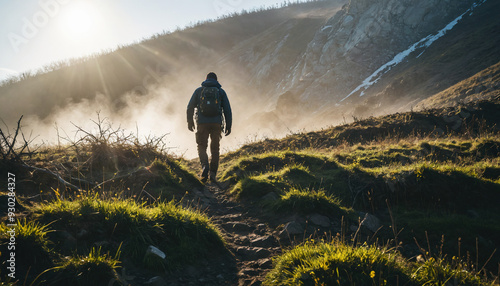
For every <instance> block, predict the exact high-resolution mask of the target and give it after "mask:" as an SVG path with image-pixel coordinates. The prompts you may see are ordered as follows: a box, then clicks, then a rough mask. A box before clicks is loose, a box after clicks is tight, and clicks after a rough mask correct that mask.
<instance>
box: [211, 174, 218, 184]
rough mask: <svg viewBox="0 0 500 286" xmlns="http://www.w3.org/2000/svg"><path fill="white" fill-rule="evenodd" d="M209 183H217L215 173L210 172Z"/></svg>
mask: <svg viewBox="0 0 500 286" xmlns="http://www.w3.org/2000/svg"><path fill="white" fill-rule="evenodd" d="M210 181H211V182H214V183H217V173H215V172H210Z"/></svg>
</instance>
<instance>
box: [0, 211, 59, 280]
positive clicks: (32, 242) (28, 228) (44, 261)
mask: <svg viewBox="0 0 500 286" xmlns="http://www.w3.org/2000/svg"><path fill="white" fill-rule="evenodd" d="M13 228H14V230H15V235H14V237H15V244H9V243H10V238H11V233H10V232H8V231H11V230H12V228H11V227H9V226H7V225H6V224H4V223H2V224H0V244H1V247H2V251H1V252H0V259H1V260H2V261H7V260H8V259H9V258H10V257H9V255H10V253H11V252H12V253H15V255H16V256H15V259H16V273H17V274H19V273H24V274H23V275H27V277H29V278H33V277H32V276H33V275H36V274H37V272H40V271H43V270H44V269H45V268H47V267H51V266H52V265H53V263H52V259H53V257H54V255H53V253H52V249H51V247H52V246H53V245H52V242H51V241H50V240H49V239H48V235H49V234H50V232H51V230H50V226H48V225H45V224H42V223H39V222H34V221H27V220H26V219H24V220H18V221H17V223H16V224H15V226H14V227H13ZM12 247H14V248H12ZM6 272H7V271H6V270H4V269H2V271H1V272H0V273H2V276H3V275H6V274H7V273H6ZM17 277H18V278H19V275H17ZM3 278H5V277H3ZM23 278H24V277H23Z"/></svg>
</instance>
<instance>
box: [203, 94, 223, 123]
mask: <svg viewBox="0 0 500 286" xmlns="http://www.w3.org/2000/svg"><path fill="white" fill-rule="evenodd" d="M198 109H199V110H200V113H201V114H202V115H203V116H206V117H214V116H220V115H221V114H222V98H221V95H220V90H219V88H217V87H204V88H203V89H202V90H201V96H200V104H199V106H198Z"/></svg>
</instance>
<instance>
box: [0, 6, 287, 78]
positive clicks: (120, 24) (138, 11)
mask: <svg viewBox="0 0 500 286" xmlns="http://www.w3.org/2000/svg"><path fill="white" fill-rule="evenodd" d="M283 2H284V1H283V0H281V1H276V0H182V1H170V0H164V1H160V0H142V1H140V0H0V21H1V25H0V80H2V79H5V78H6V77H7V76H8V75H9V74H12V73H16V72H23V71H26V70H36V69H38V68H40V67H42V66H44V65H47V64H49V63H51V62H55V61H59V60H64V59H68V58H74V57H80V56H85V55H89V54H93V53H96V52H100V51H103V50H109V49H114V48H115V47H116V46H117V45H123V44H125V45H126V44H130V43H133V42H137V41H140V40H142V39H145V38H149V37H150V36H152V35H154V34H157V33H162V32H163V31H173V30H175V29H176V28H177V27H181V28H182V27H185V26H186V25H189V24H190V23H196V22H198V21H199V20H206V19H216V18H217V17H220V16H222V15H227V14H228V13H232V12H239V11H241V10H243V9H246V10H251V9H253V8H258V7H262V6H265V7H269V6H272V5H276V4H278V3H283ZM294 2H295V1H294Z"/></svg>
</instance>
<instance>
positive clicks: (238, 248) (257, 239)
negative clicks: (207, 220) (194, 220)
mask: <svg viewBox="0 0 500 286" xmlns="http://www.w3.org/2000/svg"><path fill="white" fill-rule="evenodd" d="M203 195H204V196H205V197H206V198H207V199H208V200H209V205H208V208H207V214H208V215H209V216H210V217H211V218H212V220H213V221H214V222H215V223H216V224H217V225H218V226H219V227H220V228H221V230H222V232H223V234H224V238H225V240H226V242H227V243H228V248H229V250H230V251H231V252H232V253H233V255H234V259H235V262H236V269H237V273H236V279H234V281H233V283H232V284H228V285H238V286H239V285H261V283H262V281H263V279H264V276H265V274H266V272H267V271H266V270H268V269H270V268H271V266H272V260H271V257H272V256H274V255H276V254H278V253H280V252H281V247H280V244H279V242H278V240H277V239H276V238H275V237H274V236H273V232H274V230H273V229H272V228H271V227H270V226H269V224H268V223H266V222H264V221H261V220H260V219H259V218H257V216H256V215H258V212H259V210H258V209H254V208H246V207H245V205H242V204H240V203H238V202H235V201H232V200H231V199H230V198H229V197H228V196H227V194H226V193H225V192H224V191H223V190H222V189H221V187H220V186H219V185H216V184H213V183H212V184H208V185H207V186H205V188H204V193H203Z"/></svg>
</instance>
